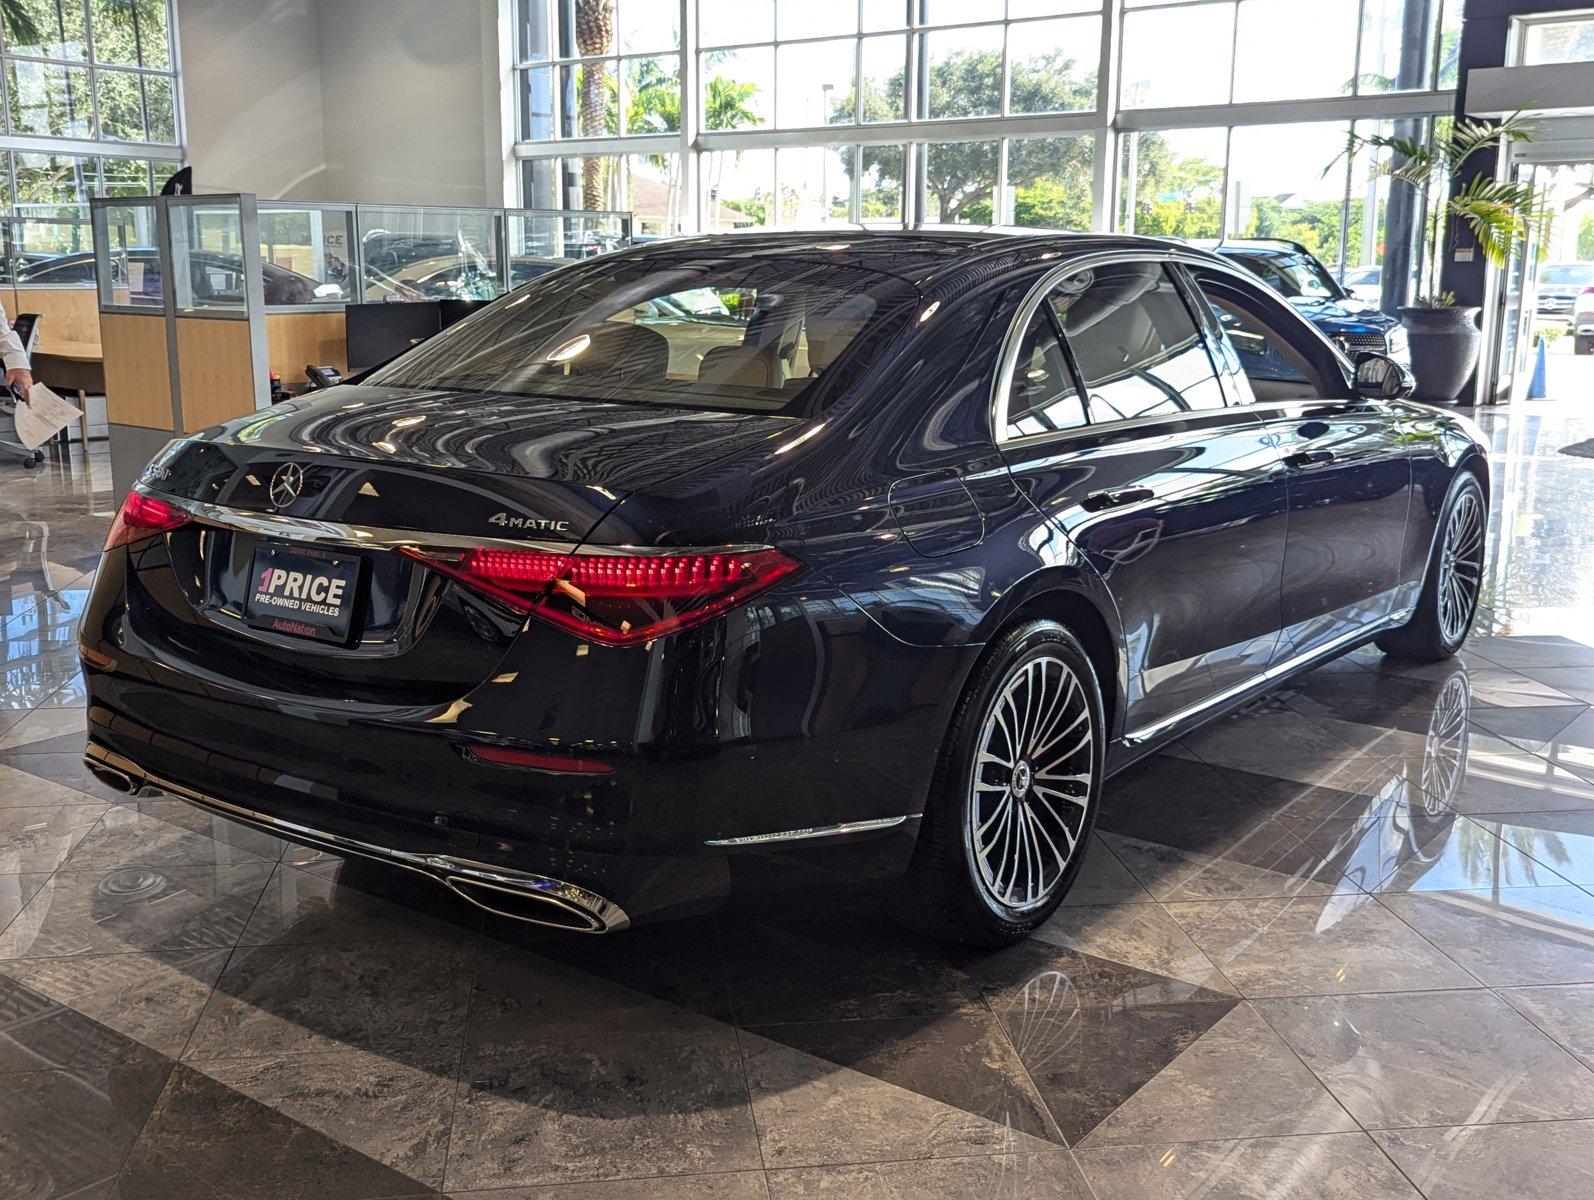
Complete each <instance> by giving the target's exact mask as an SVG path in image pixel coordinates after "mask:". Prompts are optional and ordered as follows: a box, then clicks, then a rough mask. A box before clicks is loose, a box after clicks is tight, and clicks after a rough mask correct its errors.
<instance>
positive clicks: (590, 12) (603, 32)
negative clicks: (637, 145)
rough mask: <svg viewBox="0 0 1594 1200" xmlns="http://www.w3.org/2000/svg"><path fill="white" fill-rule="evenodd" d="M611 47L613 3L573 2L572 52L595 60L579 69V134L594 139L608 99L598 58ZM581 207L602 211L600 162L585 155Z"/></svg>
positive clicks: (605, 70)
mask: <svg viewBox="0 0 1594 1200" xmlns="http://www.w3.org/2000/svg"><path fill="white" fill-rule="evenodd" d="M613 45H614V0H576V49H577V50H579V51H580V52H581V54H582V56H583V57H596V58H598V59H599V61H598V62H589V63H586V64H584V65H583V66H582V68H581V132H582V135H583V136H585V137H597V136H599V135H600V134H602V133H603V131H604V128H603V126H604V121H603V113H604V107H605V100H606V99H607V96H608V75H609V68H608V64H607V63H605V62H603V61H602V56H603V55H605V54H608V53H609V49H610V47H611V46H613ZM581 203H582V206H583V207H584V208H602V207H603V159H602V158H601V157H599V156H598V155H596V154H589V155H587V157H586V158H584V159H582V160H581Z"/></svg>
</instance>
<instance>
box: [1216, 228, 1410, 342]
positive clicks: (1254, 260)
mask: <svg viewBox="0 0 1594 1200" xmlns="http://www.w3.org/2000/svg"><path fill="white" fill-rule="evenodd" d="M1197 244H1198V245H1202V246H1206V247H1207V248H1209V249H1211V250H1213V251H1215V252H1216V253H1218V254H1221V255H1223V257H1224V258H1227V259H1230V260H1232V261H1234V262H1237V263H1239V264H1240V265H1241V266H1242V267H1244V268H1245V269H1246V270H1247V271H1250V272H1251V273H1252V274H1253V275H1255V276H1256V277H1257V278H1258V279H1260V280H1262V282H1264V283H1266V284H1267V285H1268V286H1269V287H1271V288H1272V289H1273V290H1274V291H1276V292H1278V294H1279V295H1281V296H1283V297H1284V298H1285V299H1286V300H1288V301H1289V302H1290V304H1291V305H1292V306H1293V307H1294V308H1295V310H1296V311H1297V312H1299V313H1300V314H1301V316H1303V317H1305V318H1306V319H1307V320H1308V321H1310V322H1311V323H1312V324H1313V325H1316V326H1317V327H1318V328H1319V329H1320V330H1322V331H1323V334H1324V336H1326V337H1327V338H1328V339H1329V341H1331V342H1333V343H1334V344H1335V345H1336V346H1338V347H1339V348H1340V349H1341V350H1343V351H1345V353H1346V354H1349V355H1352V356H1354V355H1356V354H1359V353H1362V352H1364V351H1365V352H1369V353H1373V354H1387V355H1389V357H1391V358H1393V359H1395V360H1396V361H1397V362H1402V363H1409V362H1410V361H1411V352H1410V349H1409V347H1408V346H1407V341H1406V330H1405V327H1404V326H1403V325H1401V323H1400V321H1399V319H1398V318H1396V317H1392V316H1390V315H1389V314H1388V313H1385V312H1380V311H1379V309H1378V305H1377V303H1376V302H1371V303H1370V302H1368V301H1366V300H1361V299H1358V298H1357V297H1356V296H1354V295H1352V294H1351V293H1350V292H1349V291H1347V290H1346V289H1345V288H1343V287H1341V286H1340V285H1339V284H1338V283H1337V282H1335V280H1334V277H1333V276H1332V275H1331V274H1329V271H1328V268H1327V267H1325V266H1324V265H1323V264H1322V263H1321V262H1319V261H1318V259H1317V257H1316V256H1315V255H1313V254H1312V252H1311V251H1310V250H1308V249H1307V248H1306V247H1305V246H1302V245H1301V244H1300V243H1299V242H1288V241H1284V240H1283V239H1275V238H1247V239H1244V240H1236V239H1230V240H1226V241H1222V242H1199V243H1197Z"/></svg>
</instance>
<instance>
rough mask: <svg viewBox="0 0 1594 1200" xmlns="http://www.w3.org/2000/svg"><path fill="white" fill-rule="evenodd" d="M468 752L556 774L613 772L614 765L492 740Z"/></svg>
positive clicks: (511, 765) (610, 773)
mask: <svg viewBox="0 0 1594 1200" xmlns="http://www.w3.org/2000/svg"><path fill="white" fill-rule="evenodd" d="M465 753H467V754H469V755H470V756H471V757H472V758H477V759H480V760H481V761H482V762H490V763H496V764H498V765H499V766H503V767H525V768H526V769H527V770H530V771H551V772H553V773H554V774H556V775H612V774H614V767H613V766H612V765H611V764H609V763H605V762H596V761H594V760H593V759H590V758H575V757H573V756H572V755H569V754H549V753H547V752H546V751H543V750H521V749H520V748H518V747H516V746H495V745H493V744H491V743H490V742H477V743H474V744H472V745H469V746H466V747H465Z"/></svg>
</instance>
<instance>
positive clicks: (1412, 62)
mask: <svg viewBox="0 0 1594 1200" xmlns="http://www.w3.org/2000/svg"><path fill="white" fill-rule="evenodd" d="M514 3H515V13H516V18H517V27H518V38H517V43H516V48H515V53H516V56H517V62H516V79H517V84H518V86H517V101H518V109H517V112H518V120H519V134H520V140H519V141H518V143H517V145H516V154H517V157H518V158H519V159H520V160H521V183H522V203H525V204H527V205H530V206H536V207H564V208H624V209H631V210H634V211H635V212H636V213H637V225H638V230H639V232H640V233H642V234H643V235H660V234H668V233H675V232H681V231H688V232H690V231H699V230H701V231H718V230H727V229H746V228H759V227H769V226H778V227H808V226H823V225H826V224H834V223H861V224H865V225H871V224H878V225H886V226H902V225H909V226H912V225H915V224H933V223H942V222H957V223H971V224H990V223H995V224H1011V225H1022V226H1029V227H1035V228H1060V229H1093V228H1094V229H1124V230H1133V231H1137V232H1141V233H1153V234H1174V235H1180V236H1187V237H1217V236H1221V235H1229V236H1239V235H1250V236H1270V237H1290V238H1293V239H1296V240H1299V241H1301V242H1303V243H1304V244H1306V245H1308V246H1309V247H1310V248H1312V249H1313V250H1314V251H1317V252H1319V253H1320V254H1321V255H1322V256H1323V257H1324V258H1325V259H1326V260H1327V261H1329V262H1330V264H1331V265H1333V266H1334V267H1335V268H1336V269H1339V270H1347V271H1348V270H1350V269H1352V268H1355V267H1358V266H1363V265H1375V264H1378V263H1379V262H1380V261H1381V256H1383V255H1385V254H1386V252H1387V251H1388V250H1389V247H1390V245H1391V244H1392V242H1393V243H1394V244H1396V245H1397V246H1398V245H1399V244H1402V243H1403V242H1406V241H1409V240H1410V239H1411V238H1412V237H1414V236H1415V231H1416V230H1417V229H1418V228H1420V225H1421V220H1422V217H1421V209H1422V205H1421V203H1420V198H1414V197H1409V196H1399V195H1397V196H1395V197H1393V198H1392V197H1391V195H1390V187H1389V184H1388V182H1387V181H1386V180H1382V179H1377V178H1375V177H1373V176H1372V174H1371V171H1370V169H1369V164H1368V163H1367V162H1365V161H1360V160H1358V161H1350V160H1347V159H1345V158H1343V157H1342V156H1341V152H1342V151H1343V149H1344V143H1345V135H1346V134H1347V133H1348V132H1349V131H1350V130H1351V129H1352V128H1353V127H1354V128H1357V129H1358V130H1360V131H1362V132H1367V131H1370V130H1371V129H1373V128H1379V129H1382V130H1385V131H1389V130H1392V129H1395V130H1398V131H1399V132H1401V133H1403V134H1408V135H1416V136H1421V135H1422V134H1424V133H1425V132H1426V130H1427V126H1428V123H1429V121H1430V120H1431V119H1432V118H1434V117H1437V116H1441V115H1443V114H1446V113H1448V112H1449V111H1450V110H1451V108H1452V106H1453V89H1454V87H1455V75H1456V50H1457V46H1458V43H1459V39H1460V17H1461V7H1462V0H610V3H608V4H605V3H602V2H601V0H514ZM1391 218H1393V219H1394V220H1395V222H1396V225H1397V229H1396V231H1395V233H1396V235H1397V236H1394V237H1393V238H1392V236H1391V231H1390V228H1389V223H1390V220H1391ZM1395 257H1396V258H1397V259H1399V257H1400V256H1399V254H1398V253H1397V254H1396V255H1395ZM1408 258H1409V256H1408ZM1396 265H1397V267H1400V268H1401V269H1403V270H1404V271H1405V272H1406V273H1407V274H1409V273H1410V269H1411V267H1410V263H1409V261H1406V262H1405V263H1404V265H1403V266H1402V263H1400V262H1397V263H1396Z"/></svg>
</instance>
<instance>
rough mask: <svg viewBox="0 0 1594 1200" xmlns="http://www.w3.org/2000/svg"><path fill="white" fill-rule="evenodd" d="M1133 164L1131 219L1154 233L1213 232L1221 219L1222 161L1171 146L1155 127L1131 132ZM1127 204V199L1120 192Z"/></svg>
mask: <svg viewBox="0 0 1594 1200" xmlns="http://www.w3.org/2000/svg"><path fill="white" fill-rule="evenodd" d="M1131 136H1133V137H1134V143H1133V145H1132V146H1131V148H1130V149H1131V153H1132V155H1133V162H1134V165H1135V179H1134V189H1133V197H1132V203H1133V206H1134V212H1133V213H1132V214H1129V216H1130V217H1132V222H1133V223H1132V224H1130V221H1129V220H1126V221H1125V225H1126V227H1129V228H1133V229H1134V231H1135V232H1136V233H1146V234H1152V235H1153V236H1157V237H1218V236H1219V235H1220V234H1221V233H1222V223H1223V164H1222V163H1221V162H1218V163H1214V162H1209V161H1208V160H1206V159H1204V158H1200V157H1197V156H1195V155H1180V154H1176V153H1175V152H1174V149H1173V147H1172V146H1171V145H1170V144H1169V143H1168V140H1167V138H1165V137H1164V136H1163V135H1162V134H1159V133H1142V134H1137V135H1131ZM1125 203H1126V205H1127V204H1129V203H1131V198H1130V197H1127V196H1126V197H1125Z"/></svg>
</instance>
